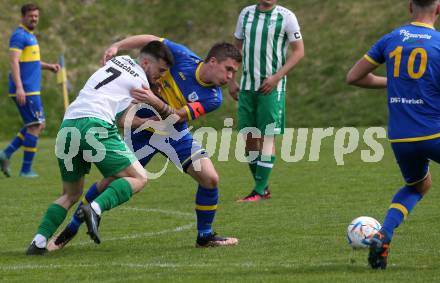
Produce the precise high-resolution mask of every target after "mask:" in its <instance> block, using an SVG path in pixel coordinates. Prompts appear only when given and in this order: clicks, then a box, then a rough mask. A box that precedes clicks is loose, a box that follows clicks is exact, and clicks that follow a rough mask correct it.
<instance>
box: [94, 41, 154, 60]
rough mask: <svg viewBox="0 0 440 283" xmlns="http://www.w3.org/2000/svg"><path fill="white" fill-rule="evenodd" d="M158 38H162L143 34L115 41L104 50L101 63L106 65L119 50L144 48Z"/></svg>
mask: <svg viewBox="0 0 440 283" xmlns="http://www.w3.org/2000/svg"><path fill="white" fill-rule="evenodd" d="M157 40H160V37H157V36H155V35H151V34H143V35H134V36H130V37H127V38H125V39H123V40H120V41H118V42H115V43H113V44H112V45H111V46H110V47H109V48H107V50H106V51H105V52H104V56H103V57H102V60H101V64H102V65H104V64H105V62H107V61H108V60H110V59H111V58H113V57H114V56H116V54H118V51H119V50H127V49H136V48H142V47H144V46H145V45H146V44H148V43H150V42H151V41H157Z"/></svg>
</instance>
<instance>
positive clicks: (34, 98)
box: [0, 4, 60, 178]
mask: <svg viewBox="0 0 440 283" xmlns="http://www.w3.org/2000/svg"><path fill="white" fill-rule="evenodd" d="M39 17H40V8H39V7H38V6H37V5H34V4H26V5H23V6H22V7H21V24H20V26H19V27H18V28H17V29H16V30H15V31H14V32H13V33H12V35H11V38H10V39H9V62H10V65H11V73H10V74H9V96H10V97H11V98H12V99H13V100H14V102H15V104H16V105H17V108H18V111H19V112H20V115H21V118H22V119H23V122H24V127H23V128H22V129H21V130H20V131H19V132H18V133H17V135H16V136H15V137H14V139H12V141H11V142H10V144H9V145H8V146H7V147H6V148H5V149H4V150H3V151H0V167H1V170H2V172H3V173H4V174H5V175H6V177H10V176H11V169H10V165H9V163H10V162H9V159H10V158H11V156H12V154H13V153H14V152H15V151H16V150H18V149H19V148H20V147H21V146H23V151H24V155H23V165H22V167H21V171H20V176H21V177H28V178H32V177H37V176H38V174H36V173H35V172H34V171H33V170H32V161H33V160H34V157H35V153H36V152H37V142H38V137H39V135H40V133H41V131H42V130H43V128H44V122H45V117H44V111H43V105H42V103H41V98H40V90H41V69H43V70H49V71H51V72H54V73H56V72H58V71H59V69H60V66H59V65H58V64H48V63H45V62H43V61H41V59H40V48H39V46H38V41H37V38H36V37H35V35H34V31H35V28H36V27H37V25H38V20H39Z"/></svg>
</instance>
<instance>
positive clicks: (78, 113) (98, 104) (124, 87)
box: [64, 56, 149, 124]
mask: <svg viewBox="0 0 440 283" xmlns="http://www.w3.org/2000/svg"><path fill="white" fill-rule="evenodd" d="M142 85H145V86H149V83H148V79H147V76H146V75H145V72H144V70H143V69H142V68H141V67H140V66H139V65H138V64H137V63H136V62H135V61H134V60H133V59H132V58H130V56H117V57H114V58H112V59H111V60H109V61H107V63H106V64H105V65H104V66H103V67H102V68H100V69H99V70H97V71H96V72H95V73H94V74H93V75H92V76H91V77H90V78H89V80H88V81H87V82H86V84H85V85H84V87H83V89H82V90H81V91H80V92H79V95H78V97H77V98H76V99H75V101H73V102H72V104H70V106H69V107H68V108H67V111H66V113H65V115H64V119H65V120H67V119H78V118H86V117H94V118H99V119H102V120H104V121H106V122H108V123H111V124H112V123H114V121H115V117H116V114H117V113H119V112H121V111H124V110H125V109H126V108H127V107H128V106H130V103H131V102H132V101H133V98H132V97H131V95H130V90H131V89H133V88H141V87H142Z"/></svg>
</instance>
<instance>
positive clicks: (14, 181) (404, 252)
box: [0, 138, 440, 282]
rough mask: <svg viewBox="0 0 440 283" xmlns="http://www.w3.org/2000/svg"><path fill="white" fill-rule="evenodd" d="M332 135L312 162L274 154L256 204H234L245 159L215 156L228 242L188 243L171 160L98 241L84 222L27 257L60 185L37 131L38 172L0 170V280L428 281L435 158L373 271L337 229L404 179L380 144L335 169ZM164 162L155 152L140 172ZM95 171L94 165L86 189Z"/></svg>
mask: <svg viewBox="0 0 440 283" xmlns="http://www.w3.org/2000/svg"><path fill="white" fill-rule="evenodd" d="M332 141H333V139H331V138H329V139H327V140H326V141H325V142H324V143H323V146H322V150H321V153H320V160H319V161H317V162H309V161H306V160H302V161H300V162H296V163H286V162H284V161H282V160H281V158H278V162H277V163H276V165H275V171H274V173H273V176H272V182H271V188H272V191H273V199H271V200H269V201H265V202H261V203H255V204H238V203H236V202H235V200H236V199H237V198H239V197H241V196H243V195H245V194H247V193H248V192H249V190H250V188H251V181H250V174H249V172H248V169H247V166H246V164H243V163H239V162H238V161H235V160H233V161H229V162H218V161H216V162H215V165H216V167H217V169H218V171H219V174H220V178H221V180H220V182H221V185H220V190H221V196H220V203H219V210H218V213H217V216H216V221H215V230H217V231H218V232H219V233H220V234H221V235H231V236H236V237H238V238H239V239H240V243H239V245H238V246H236V247H228V248H211V249H196V248H194V242H195V234H196V229H195V221H194V220H195V215H194V212H193V207H194V192H195V188H196V184H195V183H194V182H193V181H192V180H191V179H190V178H189V177H188V176H185V175H183V174H180V173H179V172H178V171H177V170H176V169H175V168H174V167H173V166H170V167H169V170H168V171H167V173H166V175H164V176H162V177H161V178H160V179H158V180H151V181H150V182H149V183H148V184H147V186H146V188H145V189H144V191H143V192H141V193H140V194H138V195H135V196H134V198H132V199H131V200H130V202H128V203H126V204H124V205H123V206H121V207H118V208H116V209H114V210H112V211H110V212H108V213H106V214H104V217H103V220H102V222H101V223H102V224H101V228H100V231H101V237H102V240H103V243H102V244H101V245H95V244H93V243H92V242H91V241H90V240H89V238H88V237H87V235H86V234H85V232H86V229H85V227H82V228H81V230H80V233H79V236H78V237H77V238H75V240H73V241H72V242H71V244H69V245H68V246H66V248H65V249H64V250H62V251H58V252H54V253H51V254H48V255H47V256H44V257H27V256H25V255H24V252H25V249H26V248H27V246H28V244H29V242H30V240H31V239H32V237H33V234H34V233H35V231H36V228H37V226H38V224H39V221H40V218H41V216H42V214H43V213H44V212H45V210H46V208H47V205H48V204H49V203H50V202H51V201H53V200H54V199H55V198H56V197H57V196H59V195H60V193H61V187H60V184H61V182H60V178H59V172H58V167H57V163H56V160H55V156H54V152H53V143H54V141H53V140H52V139H43V140H41V142H40V149H39V152H38V155H37V157H36V162H35V170H36V171H37V172H38V173H40V175H41V177H40V178H38V179H33V180H23V179H20V178H18V177H13V178H9V179H7V178H5V177H3V176H0V213H1V218H0V219H1V220H0V282H60V281H62V282H77V281H78V282H91V281H99V282H438V281H439V280H440V272H439V267H440V263H439V262H440V252H439V251H440V241H439V238H440V236H439V235H438V230H439V226H437V224H438V223H439V205H438V203H439V201H440V192H439V190H438V187H439V185H438V184H439V182H438V176H440V172H439V167H438V165H434V164H433V165H431V172H432V174H433V181H434V186H433V188H432V191H431V192H430V193H429V194H428V195H427V197H425V199H423V200H422V202H421V203H419V205H418V206H417V207H416V208H415V210H414V212H413V214H412V215H410V217H409V218H408V220H407V221H406V222H405V223H404V224H403V225H402V227H400V228H399V229H398V230H397V232H396V235H395V238H394V241H393V243H392V246H391V252H390V258H389V268H388V269H387V270H386V271H373V270H370V269H369V268H368V267H367V265H366V256H367V252H366V250H362V251H358V252H356V253H354V255H352V251H351V249H350V247H349V246H348V244H347V241H346V234H345V233H346V227H347V225H348V224H349V223H350V221H351V220H352V219H353V218H354V217H357V216H361V215H368V216H372V217H375V218H376V219H378V220H379V221H380V222H382V220H383V216H384V213H385V211H386V208H387V206H388V204H389V201H390V199H391V197H392V195H393V194H394V192H395V190H396V189H397V188H398V187H400V186H401V185H402V183H403V181H402V179H401V177H400V173H399V170H398V168H397V166H396V164H395V162H394V158H393V155H392V152H391V150H390V147H389V145H388V143H387V142H386V141H384V142H383V145H384V148H385V156H384V159H383V160H382V161H381V162H378V163H364V162H362V161H361V158H360V149H361V148H359V149H358V150H356V151H355V152H354V153H352V154H350V155H347V156H346V158H345V166H337V165H336V162H335V160H334V157H333V142H332ZM5 144H6V142H3V143H0V147H3V146H4V145H5ZM307 149H310V146H308V147H307ZM231 152H233V151H231ZM307 155H308V151H306V156H307ZM231 156H233V155H232V154H231V155H230V157H231ZM20 159H21V153H18V154H17V155H16V156H15V157H14V159H13V170H14V176H16V175H17V171H18V170H19V163H20ZM305 159H306V158H305ZM213 160H216V157H215V156H214V157H213ZM163 162H164V159H163V158H157V159H154V162H153V164H152V166H150V167H149V168H159V167H160V165H161V164H162V163H163ZM97 178H99V174H98V172H97V171H96V170H93V171H92V174H90V175H89V176H87V179H86V180H87V182H86V185H90V184H91V183H92V182H93V181H94V180H96V179H97ZM68 218H70V214H69V216H68ZM63 227H64V224H63ZM350 259H352V262H350Z"/></svg>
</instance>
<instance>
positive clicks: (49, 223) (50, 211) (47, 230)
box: [37, 203, 67, 239]
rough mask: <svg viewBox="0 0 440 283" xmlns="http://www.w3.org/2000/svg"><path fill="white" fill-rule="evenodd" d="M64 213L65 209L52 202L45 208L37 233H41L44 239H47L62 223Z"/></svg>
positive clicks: (65, 212) (64, 216)
mask: <svg viewBox="0 0 440 283" xmlns="http://www.w3.org/2000/svg"><path fill="white" fill-rule="evenodd" d="M66 215H67V209H65V208H64V207H62V206H61V205H59V204H56V203H52V204H51V205H49V207H48V208H47V212H46V214H45V215H44V216H43V219H42V220H41V224H40V226H39V227H38V231H37V234H40V235H43V236H44V237H45V238H46V239H49V238H50V237H52V235H53V234H54V233H55V231H56V230H57V229H58V227H59V226H60V225H61V224H62V223H63V221H64V219H65V218H66Z"/></svg>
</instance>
